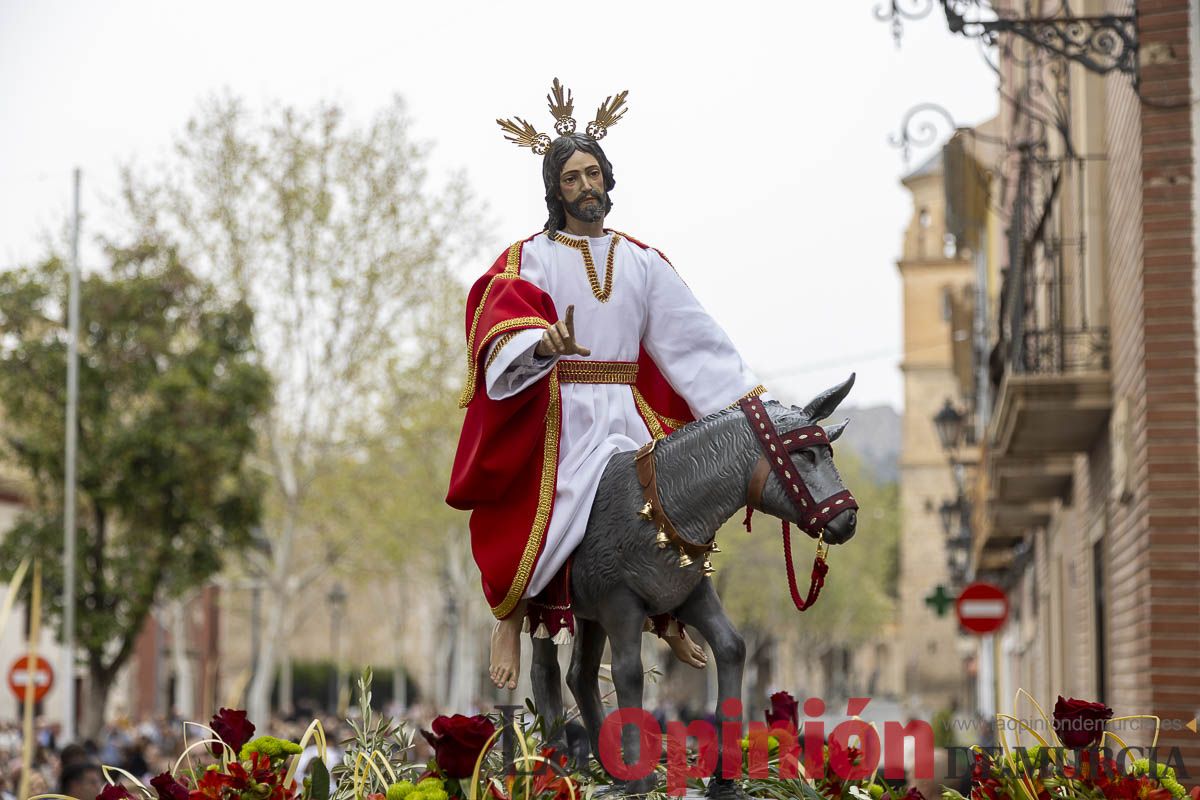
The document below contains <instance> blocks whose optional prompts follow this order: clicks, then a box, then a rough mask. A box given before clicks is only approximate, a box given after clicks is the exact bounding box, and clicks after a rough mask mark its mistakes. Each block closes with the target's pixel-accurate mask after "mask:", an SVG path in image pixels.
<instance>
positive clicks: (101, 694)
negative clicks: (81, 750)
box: [79, 664, 113, 742]
mask: <svg viewBox="0 0 1200 800" xmlns="http://www.w3.org/2000/svg"><path fill="white" fill-rule="evenodd" d="M87 683H88V685H87V688H88V691H87V694H86V695H85V696H84V698H83V700H84V702H83V721H82V724H81V725H80V726H79V741H85V740H87V739H92V740H93V741H97V742H98V741H100V734H101V732H102V731H103V730H104V723H105V719H104V709H105V706H107V705H108V693H109V692H110V691H112V685H113V676H112V675H110V674H109V673H108V672H106V671H105V670H103V669H101V668H100V667H99V665H97V664H91V665H89V666H88V682H87Z"/></svg>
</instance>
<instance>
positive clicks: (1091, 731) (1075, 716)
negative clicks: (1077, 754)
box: [1054, 694, 1113, 750]
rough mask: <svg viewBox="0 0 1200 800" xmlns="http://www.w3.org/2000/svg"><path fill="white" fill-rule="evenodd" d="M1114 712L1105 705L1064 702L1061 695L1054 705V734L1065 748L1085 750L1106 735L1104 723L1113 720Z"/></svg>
mask: <svg viewBox="0 0 1200 800" xmlns="http://www.w3.org/2000/svg"><path fill="white" fill-rule="evenodd" d="M1112 715H1113V710H1112V709H1111V708H1109V707H1108V706H1106V705H1104V704H1103V703H1090V702H1088V701H1087V700H1076V699H1075V698H1073V697H1072V698H1071V699H1069V700H1064V699H1063V696H1062V695H1061V694H1060V695H1059V696H1058V702H1056V703H1055V704H1054V732H1055V733H1056V734H1058V738H1059V739H1060V740H1062V743H1063V746H1065V747H1068V748H1070V749H1071V750H1083V749H1084V748H1087V747H1090V746H1092V745H1093V744H1097V743H1098V742H1099V741H1100V736H1101V735H1102V734H1103V733H1104V721H1105V720H1108V719H1112Z"/></svg>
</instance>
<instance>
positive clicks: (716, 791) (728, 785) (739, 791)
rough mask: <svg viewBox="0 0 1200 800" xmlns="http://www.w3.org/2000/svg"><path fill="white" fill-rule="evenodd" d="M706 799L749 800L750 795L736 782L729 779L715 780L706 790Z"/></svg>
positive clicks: (711, 781)
mask: <svg viewBox="0 0 1200 800" xmlns="http://www.w3.org/2000/svg"><path fill="white" fill-rule="evenodd" d="M704 795H705V797H708V798H710V800H749V798H750V795H748V794H746V790H745V789H743V788H742V787H741V784H739V783H738V782H737V781H735V780H731V779H729V778H713V779H712V780H710V781H709V782H708V786H706V787H705V789H704Z"/></svg>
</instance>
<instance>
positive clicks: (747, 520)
mask: <svg viewBox="0 0 1200 800" xmlns="http://www.w3.org/2000/svg"><path fill="white" fill-rule="evenodd" d="M752 516H754V509H753V508H751V507H750V506H746V518H745V519H744V520H742V524H743V525H745V526H746V533H750V518H751V517H752ZM784 524H785V525H786V524H787V523H786V522H785V523H784Z"/></svg>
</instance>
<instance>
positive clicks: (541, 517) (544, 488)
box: [492, 370, 636, 619]
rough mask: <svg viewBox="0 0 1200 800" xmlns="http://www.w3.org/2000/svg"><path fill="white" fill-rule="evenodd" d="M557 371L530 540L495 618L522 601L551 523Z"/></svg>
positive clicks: (558, 422) (552, 373)
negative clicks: (534, 563)
mask: <svg viewBox="0 0 1200 800" xmlns="http://www.w3.org/2000/svg"><path fill="white" fill-rule="evenodd" d="M557 372H558V371H557V370H551V371H550V405H549V407H548V408H547V409H546V440H545V442H543V444H542V479H541V486H540V487H539V489H538V505H537V513H536V514H534V515H533V527H532V528H531V529H530V531H529V539H528V540H526V542H525V551H524V552H523V553H522V554H521V563H520V564H519V565H518V567H517V574H516V576H515V577H514V578H513V582H512V585H511V586H509V587H508V594H507V595H505V596H504V599H503V600H501V601H500V604H499V605H497V606H493V607H492V613H493V614H494V615H495V616H496V618H497V619H503V618H504V617H507V616H508V615H509V614H511V613H512V610H513V609H514V608H516V607H517V603H519V602H520V601H521V596H522V595H524V594H525V587H526V586H528V585H529V577H530V575H532V574H533V562H534V560H535V559H536V558H537V554H538V550H539V549H541V546H542V537H543V536H545V535H546V526H547V525H548V524H549V522H550V505H551V503H553V502H554V483H555V478H556V477H557V475H558V432H559V426H560V425H561V421H562V401H561V398H560V397H559V396H558V375H557V374H556V373H557ZM634 391H636V389H635V390H634Z"/></svg>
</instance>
